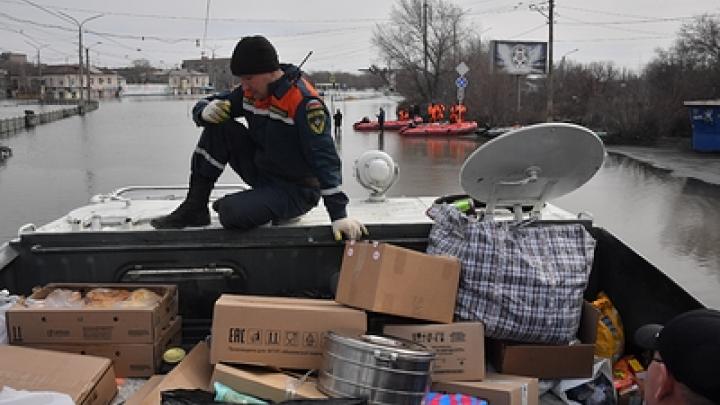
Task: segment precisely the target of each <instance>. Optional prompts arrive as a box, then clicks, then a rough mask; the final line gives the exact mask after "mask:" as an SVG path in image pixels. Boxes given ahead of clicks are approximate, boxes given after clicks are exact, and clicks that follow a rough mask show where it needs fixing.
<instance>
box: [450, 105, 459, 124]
mask: <svg viewBox="0 0 720 405" xmlns="http://www.w3.org/2000/svg"><path fill="white" fill-rule="evenodd" d="M450 122H451V123H453V124H455V123H457V122H459V118H458V108H457V104H453V105H452V106H451V107H450Z"/></svg>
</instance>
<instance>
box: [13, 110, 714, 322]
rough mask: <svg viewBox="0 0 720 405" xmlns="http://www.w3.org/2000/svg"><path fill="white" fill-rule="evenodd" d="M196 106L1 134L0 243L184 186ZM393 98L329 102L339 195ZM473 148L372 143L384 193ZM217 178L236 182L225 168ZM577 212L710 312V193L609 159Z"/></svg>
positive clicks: (445, 174)
mask: <svg viewBox="0 0 720 405" xmlns="http://www.w3.org/2000/svg"><path fill="white" fill-rule="evenodd" d="M194 103H195V99H183V100H178V99H160V98H144V99H143V98H136V99H123V100H119V101H118V100H113V101H106V102H103V103H101V105H100V108H99V109H98V110H97V111H93V112H91V113H89V114H87V115H85V116H84V117H78V116H75V117H70V118H66V119H64V120H60V121H56V122H53V123H49V124H45V125H42V126H39V127H37V128H35V129H33V130H30V131H27V132H18V133H15V134H11V135H4V136H0V145H7V146H10V147H11V148H12V150H13V156H12V157H10V158H9V159H7V160H6V161H4V162H0V243H2V241H6V240H8V239H10V238H13V237H14V236H15V235H16V234H17V229H18V228H19V227H20V226H21V225H23V224H26V223H30V222H32V223H35V224H43V223H45V222H48V221H50V220H53V219H56V218H58V217H61V216H63V215H64V214H66V213H67V212H69V211H70V210H72V209H73V208H75V207H78V206H80V205H85V204H87V203H88V201H89V199H90V197H91V196H93V195H95V194H100V193H107V192H110V191H112V190H114V189H116V188H119V187H122V186H129V185H160V184H178V185H184V184H186V183H187V179H188V175H189V161H190V153H191V151H192V150H193V149H194V146H195V143H196V142H197V137H198V134H199V129H198V128H196V127H195V125H194V124H193V123H192V120H191V118H190V109H191V108H192V106H193V104H194ZM381 106H382V107H383V108H385V111H394V110H395V101H393V100H392V99H389V98H374V99H365V100H352V101H335V102H333V103H332V106H331V107H332V108H333V109H337V108H339V109H340V110H341V111H342V112H343V114H344V123H343V131H342V135H341V137H339V138H338V149H339V150H340V153H341V156H342V158H343V162H344V166H343V175H344V180H345V184H344V188H345V190H346V192H347V193H348V194H349V195H350V197H351V198H353V197H355V198H361V197H363V196H365V195H366V192H365V191H364V190H363V189H362V188H361V187H360V186H359V185H357V183H356V182H355V181H354V179H353V177H352V166H353V162H354V160H355V159H356V158H357V157H358V156H359V155H360V154H361V153H362V152H363V151H365V150H368V149H377V148H378V142H379V139H378V135H377V134H375V133H356V132H354V131H353V130H352V123H353V122H354V121H357V120H359V119H360V118H361V117H363V116H370V117H373V116H374V114H375V113H377V111H378V108H379V107H381ZM481 142H482V140H474V139H425V138H401V137H399V136H397V135H396V134H395V133H393V132H386V133H385V136H384V137H383V139H382V141H381V143H382V146H383V148H384V150H385V151H386V152H387V153H389V154H390V155H391V156H392V157H393V158H394V159H395V160H396V161H397V162H398V164H399V165H400V178H399V180H398V182H397V183H396V185H395V186H393V188H392V189H391V190H390V192H389V195H391V196H419V195H442V194H451V193H460V192H462V190H461V188H460V186H459V181H458V175H459V168H460V166H461V165H462V163H463V161H464V159H465V158H466V157H467V156H468V155H469V154H470V153H471V152H472V151H473V150H475V149H476V148H477V147H478V146H479V145H480V143H481ZM220 181H221V182H225V183H238V182H239V179H238V178H237V176H236V175H235V174H234V173H233V172H232V171H231V170H228V171H226V173H225V174H223V176H222V177H221V180H220ZM552 202H553V203H555V204H556V205H559V206H560V207H563V208H565V209H568V210H570V211H572V212H579V211H586V212H589V213H591V214H592V215H593V217H594V219H595V222H596V224H598V225H599V226H602V227H604V228H606V229H608V230H609V231H611V232H613V233H614V234H615V235H616V236H618V237H619V238H620V239H622V240H623V241H624V242H626V243H628V244H629V245H630V246H632V247H633V248H634V249H635V250H637V251H638V252H639V253H640V254H641V255H643V256H644V257H645V258H646V259H648V260H649V261H650V262H651V263H653V264H655V265H656V266H657V267H659V268H661V269H662V270H663V271H665V272H666V274H668V275H669V276H670V277H671V278H673V279H675V280H676V281H677V282H678V283H680V284H681V285H682V286H683V287H684V288H685V289H686V290H687V291H689V292H690V293H692V294H693V295H694V296H695V297H697V298H698V299H699V300H701V301H702V302H703V303H704V304H705V305H708V306H710V307H714V308H720V294H717V291H718V290H720V289H719V288H720V227H719V226H718V224H720V210H718V209H717V207H719V206H720V186H713V185H708V184H706V183H702V182H699V181H697V180H692V179H686V178H678V177H674V176H672V175H670V174H668V173H667V172H666V171H662V170H658V169H654V168H652V167H650V166H648V165H645V164H642V163H639V162H637V161H634V160H631V159H628V158H625V157H622V156H619V155H614V154H610V155H608V158H607V159H606V162H605V164H604V166H603V168H602V169H601V170H600V171H599V172H598V174H597V175H596V176H595V177H594V178H593V179H592V180H590V181H589V182H588V183H587V184H586V185H584V186H583V187H581V188H580V189H578V190H577V191H574V192H572V193H570V194H568V195H566V196H563V197H561V198H559V199H557V200H555V201H552Z"/></svg>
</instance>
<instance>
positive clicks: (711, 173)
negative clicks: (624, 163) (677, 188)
mask: <svg viewBox="0 0 720 405" xmlns="http://www.w3.org/2000/svg"><path fill="white" fill-rule="evenodd" d="M607 150H608V152H610V153H617V154H621V155H624V156H627V157H629V158H632V159H635V160H639V161H641V162H644V163H647V164H649V165H651V166H653V167H656V168H658V169H663V170H668V171H670V172H671V174H672V175H673V176H675V177H688V178H694V179H697V180H700V181H704V182H706V183H709V184H715V185H720V153H701V152H695V151H692V150H689V149H687V148H685V147H682V146H658V147H643V146H609V147H608V148H607Z"/></svg>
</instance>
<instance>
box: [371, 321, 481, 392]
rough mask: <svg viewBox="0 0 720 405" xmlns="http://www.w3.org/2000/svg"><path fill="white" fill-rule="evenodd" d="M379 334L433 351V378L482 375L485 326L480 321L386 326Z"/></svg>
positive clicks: (476, 377)
mask: <svg viewBox="0 0 720 405" xmlns="http://www.w3.org/2000/svg"><path fill="white" fill-rule="evenodd" d="M383 333H384V334H386V335H390V336H397V337H401V338H404V339H407V340H410V341H413V342H415V343H419V344H422V345H425V346H426V347H428V348H430V349H432V350H433V351H434V352H435V356H436V357H435V361H434V363H433V370H432V379H433V381H475V380H482V379H483V378H485V327H484V326H483V324H482V323H481V322H456V323H449V324H426V325H386V326H385V328H384V329H383Z"/></svg>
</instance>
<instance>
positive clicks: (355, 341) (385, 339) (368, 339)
mask: <svg viewBox="0 0 720 405" xmlns="http://www.w3.org/2000/svg"><path fill="white" fill-rule="evenodd" d="M328 337H329V338H330V339H331V340H335V341H337V342H339V343H342V344H345V345H347V346H351V347H356V348H359V349H364V350H369V351H373V350H377V349H382V350H389V351H392V352H395V353H397V354H398V355H400V356H406V357H419V358H427V359H429V358H433V357H435V353H433V352H432V351H431V350H430V349H428V348H427V347H425V346H423V345H420V344H417V343H413V342H411V341H409V340H406V339H401V338H396V337H389V336H380V335H359V336H344V335H340V334H338V333H335V332H329V333H328Z"/></svg>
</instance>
